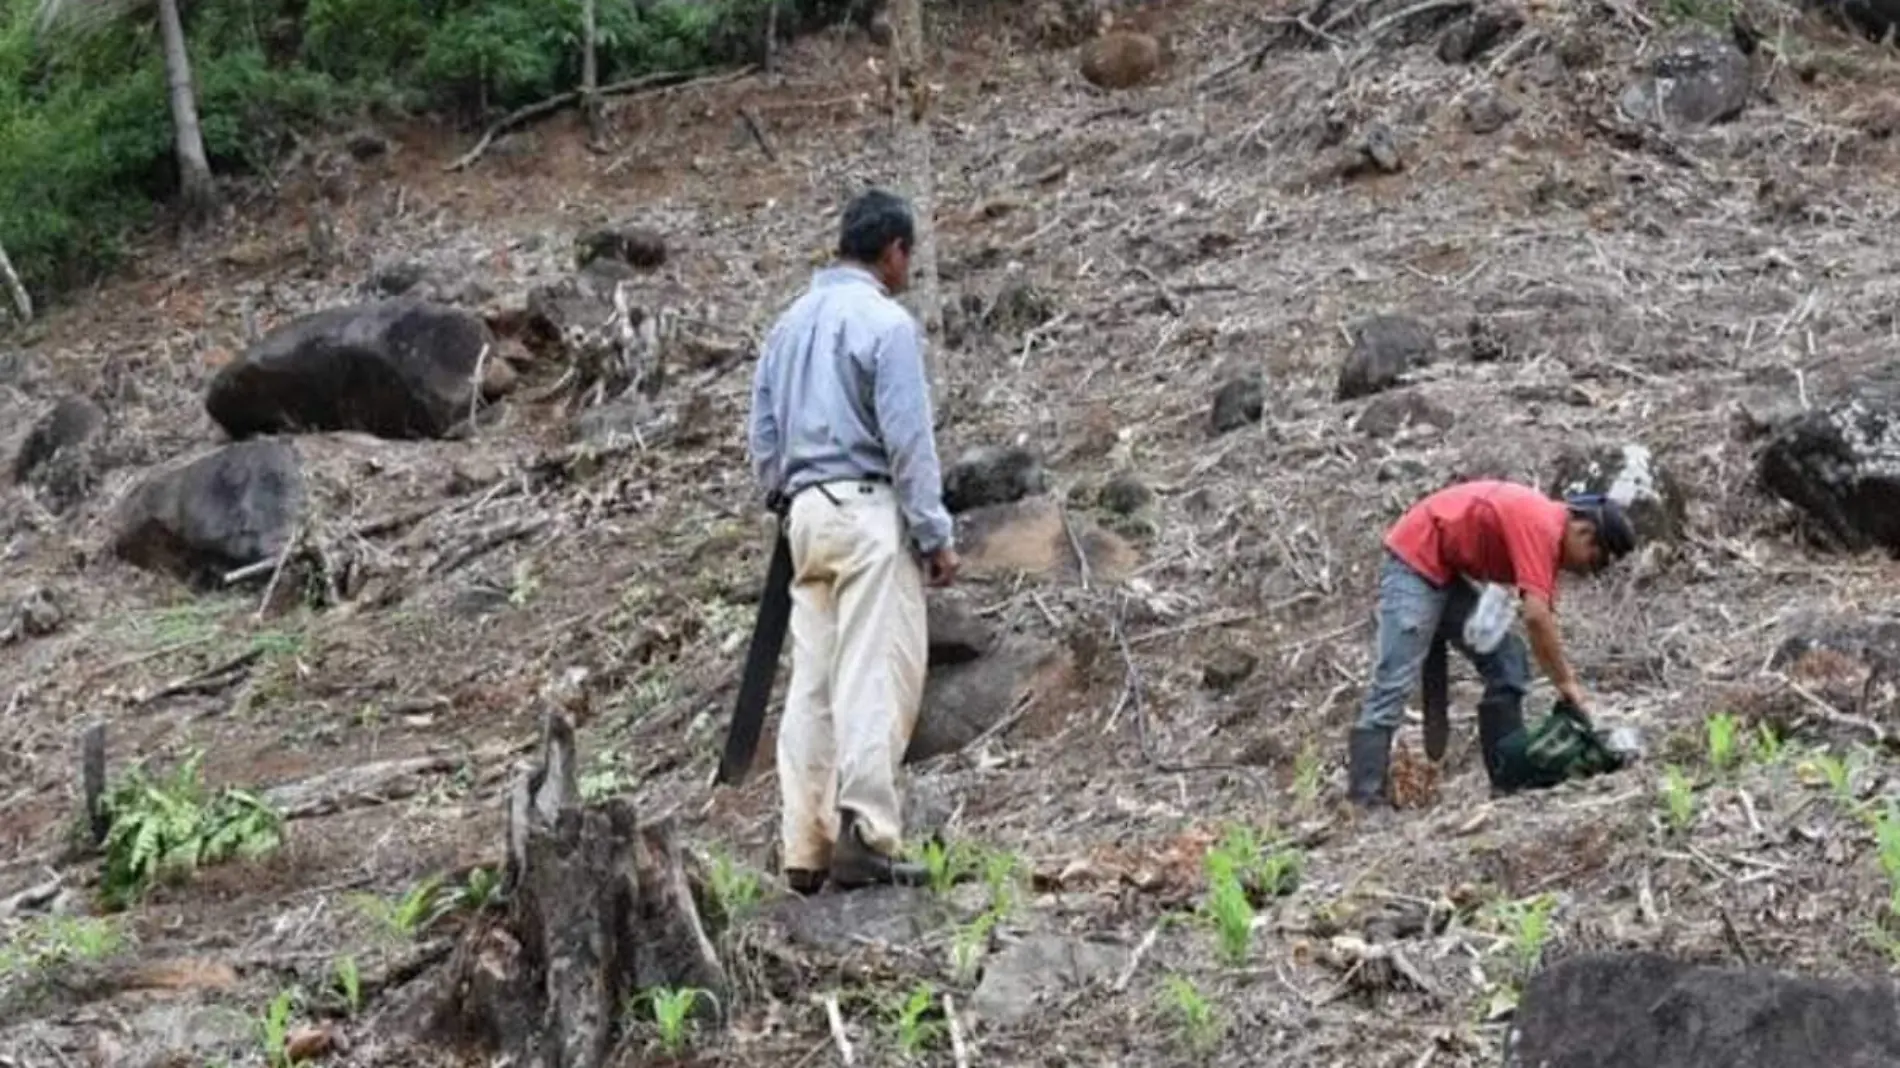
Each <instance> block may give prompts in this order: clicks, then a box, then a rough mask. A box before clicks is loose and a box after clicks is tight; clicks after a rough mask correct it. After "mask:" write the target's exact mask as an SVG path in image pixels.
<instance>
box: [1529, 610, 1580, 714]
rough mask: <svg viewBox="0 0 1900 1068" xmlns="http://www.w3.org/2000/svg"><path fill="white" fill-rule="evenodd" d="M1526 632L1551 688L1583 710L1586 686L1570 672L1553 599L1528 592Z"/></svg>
mask: <svg viewBox="0 0 1900 1068" xmlns="http://www.w3.org/2000/svg"><path fill="white" fill-rule="evenodd" d="M1524 630H1525V632H1526V633H1528V634H1529V635H1530V639H1531V652H1532V653H1533V654H1535V655H1536V657H1537V664H1538V666H1539V667H1541V668H1543V669H1544V674H1545V675H1546V676H1548V677H1549V679H1550V682H1551V685H1553V686H1555V687H1557V693H1558V694H1559V695H1561V696H1562V697H1563V698H1564V700H1566V701H1569V702H1570V703H1571V704H1573V705H1575V706H1577V709H1578V710H1579V711H1581V710H1582V709H1583V703H1584V702H1583V686H1582V685H1581V684H1579V683H1578V682H1577V676H1576V673H1575V672H1573V671H1571V670H1570V662H1569V661H1568V660H1566V659H1565V658H1564V644H1563V639H1562V638H1560V637H1558V635H1557V612H1556V610H1555V609H1553V608H1552V607H1551V605H1550V599H1549V598H1548V597H1545V596H1544V595H1542V594H1538V593H1530V592H1526V593H1525V594H1524Z"/></svg>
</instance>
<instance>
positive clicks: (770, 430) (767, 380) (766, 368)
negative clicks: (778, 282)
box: [746, 325, 784, 494]
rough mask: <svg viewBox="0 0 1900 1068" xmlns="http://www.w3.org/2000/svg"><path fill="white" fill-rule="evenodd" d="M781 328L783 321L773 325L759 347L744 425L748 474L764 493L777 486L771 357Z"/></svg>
mask: <svg viewBox="0 0 1900 1068" xmlns="http://www.w3.org/2000/svg"><path fill="white" fill-rule="evenodd" d="M783 331H784V327H783V325H781V326H779V327H777V328H775V329H773V331H772V332H771V334H769V335H767V337H766V339H765V346H764V347H763V348H762V349H760V351H759V363H758V366H757V367H755V368H754V369H753V371H752V415H751V418H750V419H749V420H747V425H746V451H747V453H748V454H749V456H750V457H751V460H752V474H753V477H755V478H757V479H758V481H759V488H760V490H762V491H763V492H765V493H768V494H769V493H771V492H772V491H774V490H776V489H778V488H779V486H778V484H777V483H778V470H779V444H780V441H779V426H778V417H777V416H776V415H775V414H773V410H772V382H771V372H772V371H773V370H774V368H775V367H776V362H775V361H774V360H773V359H772V358H771V357H772V353H773V351H774V349H776V348H777V345H778V341H779V338H780V336H781V335H782V333H783Z"/></svg>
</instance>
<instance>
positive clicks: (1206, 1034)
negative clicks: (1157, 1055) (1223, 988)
mask: <svg viewBox="0 0 1900 1068" xmlns="http://www.w3.org/2000/svg"><path fill="white" fill-rule="evenodd" d="M1161 1004H1162V1008H1163V1009H1164V1010H1165V1011H1167V1012H1168V1013H1169V1014H1170V1015H1172V1016H1174V1017H1175V1020H1176V1022H1177V1023H1178V1024H1179V1026H1180V1028H1181V1034H1182V1037H1184V1038H1185V1039H1186V1040H1187V1044H1188V1046H1189V1048H1191V1049H1192V1050H1193V1051H1194V1052H1196V1053H1199V1054H1203V1055H1205V1054H1207V1053H1209V1052H1212V1051H1213V1049H1214V1047H1216V1046H1218V1045H1220V1040H1221V1037H1222V1035H1223V1034H1224V1033H1225V1032H1226V1029H1227V1027H1226V1024H1225V1023H1223V1022H1222V1020H1221V1018H1220V1014H1219V1013H1217V1012H1215V1011H1214V1006H1213V1005H1212V1004H1210V1003H1209V1002H1208V1000H1207V998H1206V997H1205V996H1203V995H1202V994H1201V992H1200V990H1199V989H1198V988H1197V987H1195V985H1194V983H1193V982H1192V981H1190V980H1187V979H1184V978H1182V977H1181V976H1179V975H1169V976H1167V977H1166V978H1164V979H1162V980H1161Z"/></svg>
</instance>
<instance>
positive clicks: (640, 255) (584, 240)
mask: <svg viewBox="0 0 1900 1068" xmlns="http://www.w3.org/2000/svg"><path fill="white" fill-rule="evenodd" d="M575 244H576V246H577V252H578V263H577V264H576V266H580V267H585V266H587V265H588V264H590V263H593V262H594V261H595V260H601V259H608V260H617V261H619V262H621V263H624V264H627V265H628V266H630V267H638V268H641V269H643V270H651V269H652V268H655V267H659V266H661V265H662V264H664V263H665V262H666V238H665V237H662V236H661V235H660V233H659V231H657V230H651V229H648V228H646V227H643V226H628V227H603V228H602V229H599V230H594V231H591V232H589V233H586V234H582V235H581V236H580V238H579V239H578V240H577V241H576V242H575Z"/></svg>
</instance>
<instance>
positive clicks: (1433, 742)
mask: <svg viewBox="0 0 1900 1068" xmlns="http://www.w3.org/2000/svg"><path fill="white" fill-rule="evenodd" d="M1445 669H1446V664H1445V639H1443V638H1434V639H1432V647H1431V651H1430V652H1427V653H1426V654H1425V670H1424V672H1423V678H1422V680H1421V681H1422V682H1423V685H1424V690H1425V755H1426V756H1428V757H1431V758H1432V759H1433V760H1438V759H1439V758H1441V757H1443V756H1444V755H1445V742H1446V741H1447V740H1448V739H1449V738H1450V737H1451V715H1450V712H1451V708H1450V697H1449V695H1448V694H1447V693H1446V684H1447V682H1448V679H1447V677H1446V670H1445Z"/></svg>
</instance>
